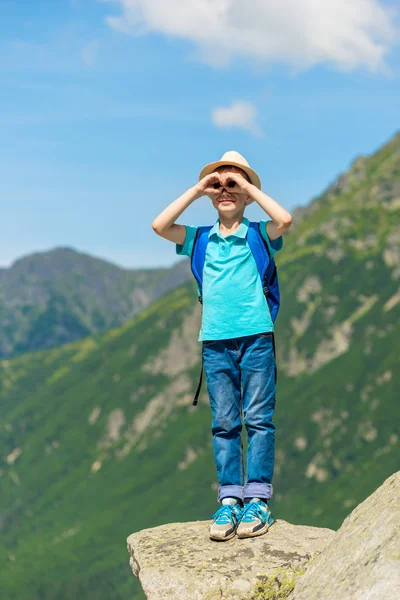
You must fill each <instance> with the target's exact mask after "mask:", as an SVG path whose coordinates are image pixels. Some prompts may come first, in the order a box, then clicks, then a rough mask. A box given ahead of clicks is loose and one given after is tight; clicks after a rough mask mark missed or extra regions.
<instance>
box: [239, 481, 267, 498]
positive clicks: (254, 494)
mask: <svg viewBox="0 0 400 600" xmlns="http://www.w3.org/2000/svg"><path fill="white" fill-rule="evenodd" d="M273 491H274V490H273V487H272V483H256V482H254V483H246V485H245V486H244V497H245V498H268V499H269V498H272V496H273Z"/></svg>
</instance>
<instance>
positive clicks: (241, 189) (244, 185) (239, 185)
mask: <svg viewBox="0 0 400 600" xmlns="http://www.w3.org/2000/svg"><path fill="white" fill-rule="evenodd" d="M228 181H234V182H235V183H236V185H235V187H234V188H232V189H231V188H227V189H228V190H229V191H230V192H233V193H234V194H245V195H247V196H248V199H247V201H246V205H247V204H251V203H252V202H254V199H253V198H251V196H250V190H249V186H250V185H251V183H249V182H248V181H247V179H245V178H244V177H243V176H242V175H239V173H231V172H228V173H223V174H222V173H221V184H222V186H224V185H226V184H227V183H228Z"/></svg>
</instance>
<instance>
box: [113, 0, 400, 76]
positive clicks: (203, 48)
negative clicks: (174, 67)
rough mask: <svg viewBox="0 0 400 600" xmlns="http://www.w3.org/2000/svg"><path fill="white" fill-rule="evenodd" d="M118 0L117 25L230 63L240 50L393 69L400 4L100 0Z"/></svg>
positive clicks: (268, 58) (269, 57)
mask: <svg viewBox="0 0 400 600" xmlns="http://www.w3.org/2000/svg"><path fill="white" fill-rule="evenodd" d="M101 1H103V2H104V1H106V2H107V3H108V4H114V5H117V6H119V8H120V10H121V12H120V14H119V15H116V16H108V17H107V22H108V24H109V25H110V26H111V27H113V28H114V29H117V30H120V31H123V32H125V33H131V34H135V35H143V34H146V33H147V32H150V31H153V32H159V33H161V34H164V35H168V36H175V37H177V38H181V39H186V40H190V41H192V42H194V43H195V45H196V48H197V51H198V58H199V59H201V60H203V61H205V62H207V63H209V64H212V65H214V66H224V65H227V64H229V63H230V61H232V60H233V59H234V58H235V57H239V56H241V57H247V58H250V59H253V60H255V61H257V62H258V63H260V64H271V63H285V64H288V65H289V66H290V67H292V68H293V69H295V70H297V71H302V70H305V69H309V68H311V67H313V66H315V65H319V64H328V65H330V66H333V67H334V68H335V69H338V70H339V71H345V72H346V71H353V70H354V69H356V68H364V69H367V70H369V71H370V72H379V71H383V72H388V70H389V69H388V66H387V64H386V58H387V55H388V54H389V52H390V50H391V48H392V46H393V45H394V44H396V43H398V41H399V31H398V29H397V27H396V24H395V20H396V18H397V17H398V11H395V9H394V8H391V7H388V6H385V5H384V4H383V3H382V2H381V1H380V0H351V2H349V0H324V2H321V1H320V0H296V1H294V0H280V1H279V2H276V0H264V1H263V2H260V1H259V0H202V1H201V2H200V1H199V0H185V2H182V0H169V1H168V2H165V0H101Z"/></svg>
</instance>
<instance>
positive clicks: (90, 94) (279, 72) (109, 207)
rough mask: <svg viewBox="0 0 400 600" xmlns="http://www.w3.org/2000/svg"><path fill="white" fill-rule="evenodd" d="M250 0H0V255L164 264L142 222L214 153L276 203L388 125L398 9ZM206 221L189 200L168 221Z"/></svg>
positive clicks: (384, 135) (166, 255)
mask: <svg viewBox="0 0 400 600" xmlns="http://www.w3.org/2000/svg"><path fill="white" fill-rule="evenodd" d="M261 4H262V6H261ZM261 4H260V3H259V2H257V0H247V2H245V1H244V0H203V1H202V2H198V1H195V0H185V1H184V0H169V2H168V3H166V2H163V0H101V1H100V0H35V1H34V2H31V1H21V0H19V1H12V0H0V89H1V94H0V109H1V110H0V131H1V144H0V172H1V177H0V265H1V266H9V265H11V264H12V263H13V262H14V261H15V260H16V259H17V258H20V257H21V256H24V255H26V254H30V253H32V252H37V251H46V250H50V249H52V248H54V247H56V246H69V247H73V248H75V249H76V250H79V251H81V252H87V253H88V254H91V255H93V256H98V257H101V258H105V259H107V260H110V261H112V262H114V263H116V264H118V265H120V266H123V267H127V268H138V267H153V266H154V267H155V266H166V265H171V264H173V263H174V262H176V261H177V260H180V259H179V258H178V257H177V256H176V254H175V247H174V245H173V244H171V243H170V242H168V241H166V240H164V239H162V238H160V237H159V236H157V235H156V234H154V233H153V231H152V228H151V222H152V220H153V219H154V218H155V217H156V216H157V215H158V214H159V213H160V212H161V211H162V210H163V208H164V207H165V206H167V205H168V204H169V203H170V202H172V201H173V200H174V199H175V198H177V197H178V196H179V195H180V194H182V193H183V192H184V191H185V190H186V189H187V188H189V187H190V186H192V185H194V184H195V183H196V181H197V178H198V174H199V172H200V170H201V168H202V167H203V166H204V165H205V164H207V163H208V162H211V161H214V160H218V159H219V158H220V157H221V156H222V154H223V153H224V152H225V151H227V150H232V149H233V150H237V151H238V152H240V153H241V154H243V155H244V156H245V157H246V158H247V160H248V161H249V163H250V165H251V166H252V167H253V168H254V169H255V170H256V171H257V172H258V173H259V175H260V177H261V180H262V184H263V190H264V191H265V192H266V193H267V194H269V195H270V196H272V197H273V198H274V199H275V200H276V201H277V202H279V203H280V204H281V205H282V206H283V207H284V208H285V209H287V210H288V211H290V210H291V209H293V208H294V207H295V206H298V205H304V204H307V203H308V202H309V201H310V200H311V199H312V198H313V196H316V195H318V194H319V193H321V192H322V191H323V189H325V188H326V187H327V186H328V185H329V184H330V183H331V182H332V181H333V180H334V179H335V178H336V176H337V175H338V173H340V172H342V171H345V170H346V169H348V167H349V166H350V164H351V162H352V161H353V160H354V158H355V157H356V156H357V155H359V154H370V153H372V152H374V151H375V150H377V149H378V148H379V147H380V146H381V145H382V144H384V143H385V142H387V141H388V140H389V139H390V138H391V137H392V136H393V134H394V133H395V132H396V131H397V130H398V129H399V112H400V111H399V104H400V102H399V98H400V78H399V75H400V60H399V58H400V48H399V42H400V39H399V37H400V36H399V32H400V18H399V12H400V10H399V8H398V4H397V3H396V2H379V1H378V0H353V2H352V3H349V2H348V0H325V2H324V3H319V4H318V3H315V2H310V1H309V0H298V2H297V3H295V4H293V3H290V2H289V0H281V2H279V3H276V2H272V0H265V1H264V3H261ZM294 6H295V7H296V8H295V9H293V7H294ZM246 216H247V217H248V218H250V219H254V220H259V219H261V218H268V217H266V216H265V213H264V211H262V209H261V208H260V207H259V206H258V205H257V204H256V203H253V204H252V205H251V206H250V207H249V208H248V209H247V210H246ZM216 217H217V214H216V212H215V209H214V208H213V207H212V205H211V201H210V200H209V199H208V198H207V197H203V198H200V199H199V200H197V201H196V202H195V203H194V204H192V205H191V206H190V207H189V208H188V209H187V211H185V213H183V214H182V215H181V217H179V219H178V220H177V222H178V223H182V224H191V225H197V224H212V223H214V222H215V219H216Z"/></svg>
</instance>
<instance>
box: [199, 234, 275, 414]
mask: <svg viewBox="0 0 400 600" xmlns="http://www.w3.org/2000/svg"><path fill="white" fill-rule="evenodd" d="M212 227H213V226H212V225H208V226H206V227H199V228H198V229H197V231H196V236H195V238H194V242H193V250H192V258H191V269H192V273H193V275H194V277H195V279H196V283H197V292H198V300H199V302H200V303H201V304H202V303H203V291H202V290H203V269H204V262H205V258H206V248H207V244H208V239H209V238H208V233H209V231H210V229H212ZM247 242H248V244H249V246H250V249H251V251H252V253H253V257H254V260H255V261H256V265H257V270H258V273H259V275H260V278H261V281H262V285H263V292H264V294H265V297H266V300H267V302H268V307H269V310H270V314H271V319H272V322H273V323H274V322H275V319H276V317H277V314H278V310H279V305H280V294H279V282H278V273H277V270H276V264H275V261H274V259H273V257H272V256H270V253H269V248H268V244H267V242H266V241H265V240H264V238H263V237H262V235H261V232H260V229H259V223H256V222H251V223H249V228H248V231H247ZM272 344H273V349H274V358H275V360H276V354H275V336H274V332H272ZM276 378H277V369H276V366H275V382H276ZM202 380H203V361H202V364H201V373H200V381H199V385H198V386H197V391H196V394H195V397H194V400H193V404H194V405H196V404H197V400H198V397H199V394H200V388H201V383H202Z"/></svg>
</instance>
